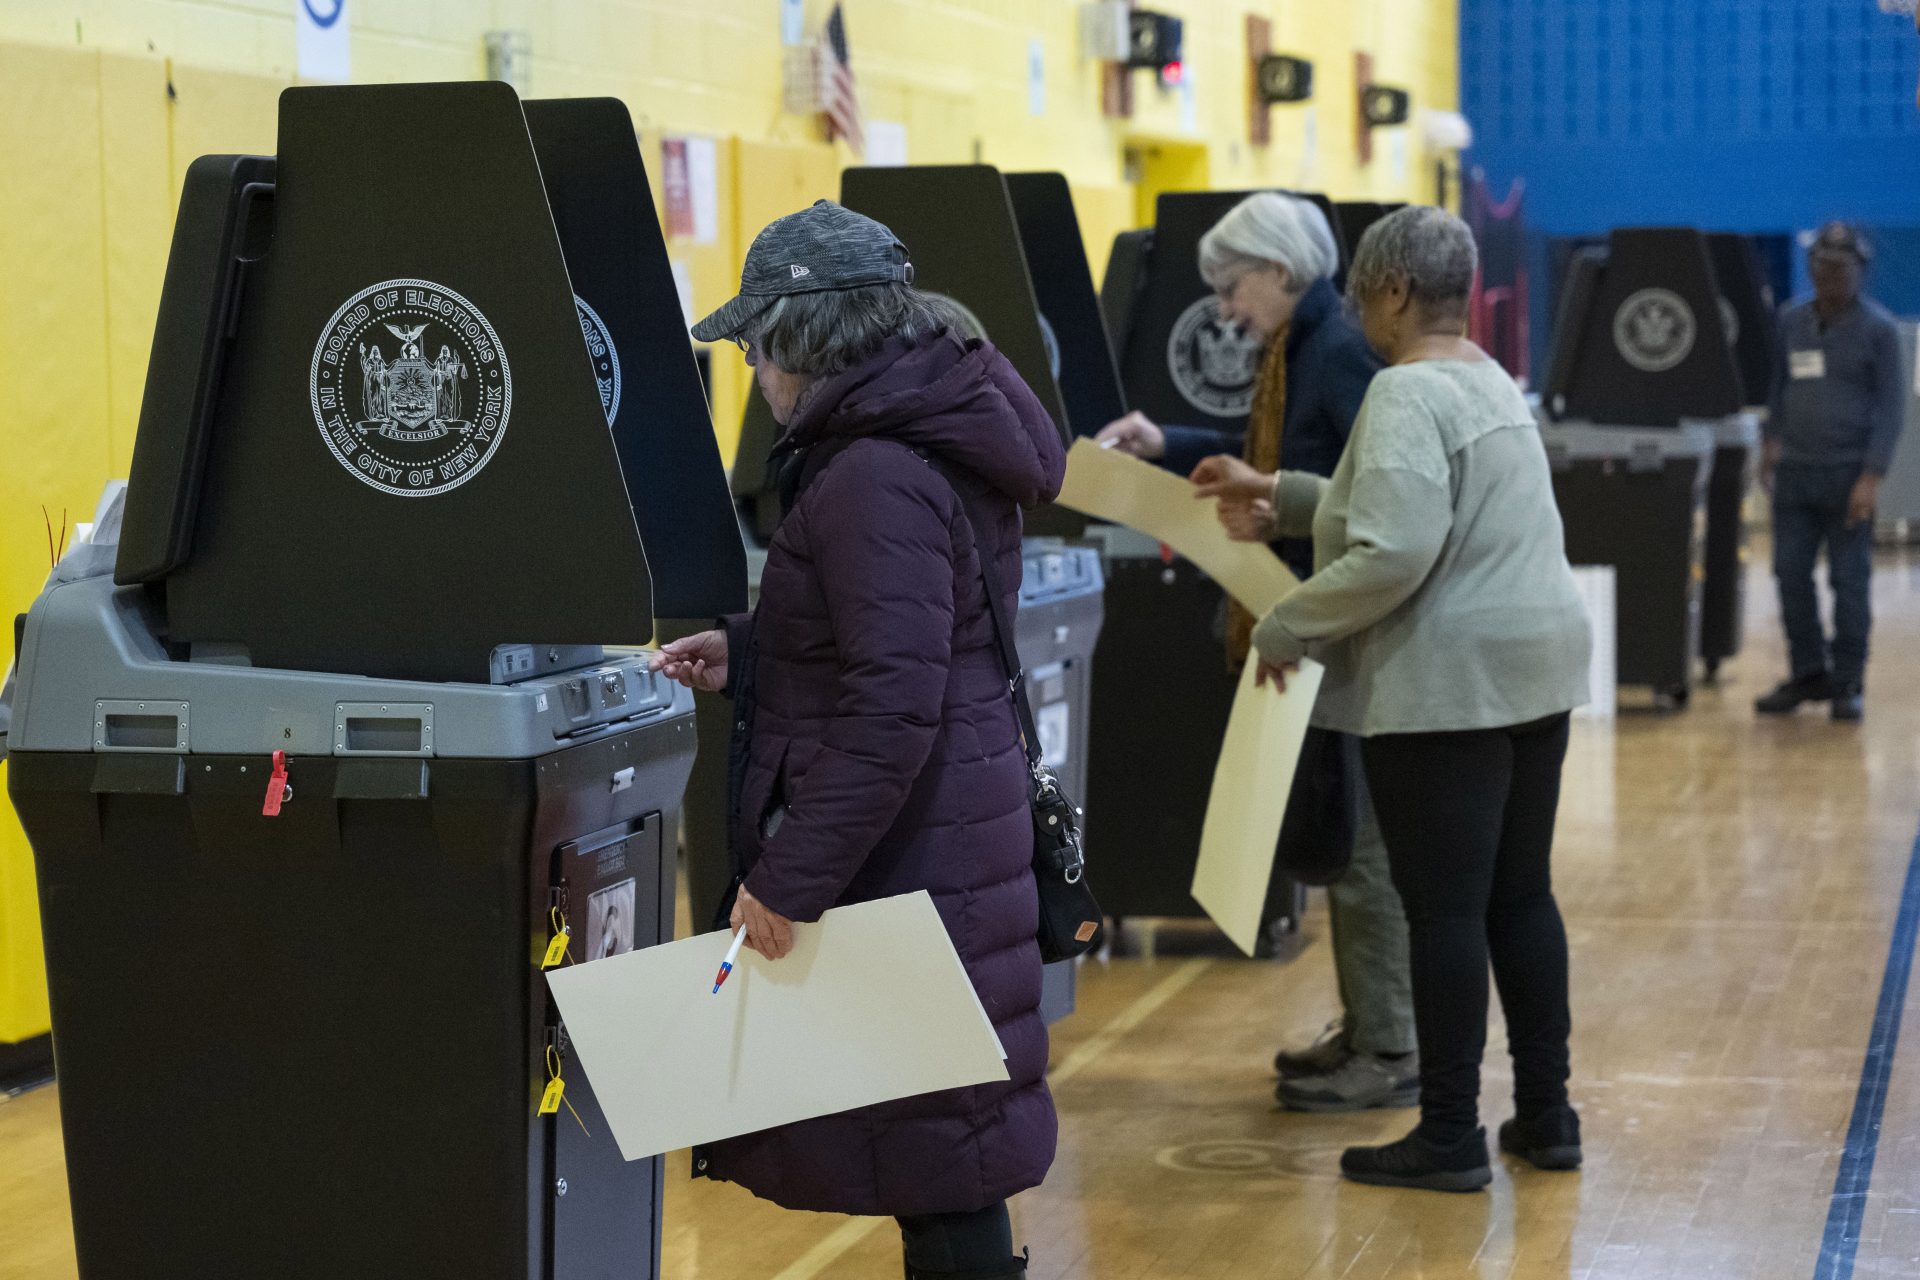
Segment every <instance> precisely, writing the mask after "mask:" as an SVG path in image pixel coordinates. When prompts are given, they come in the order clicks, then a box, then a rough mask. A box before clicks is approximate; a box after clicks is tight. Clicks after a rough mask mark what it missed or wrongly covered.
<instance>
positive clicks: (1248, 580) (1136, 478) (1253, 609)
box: [1060, 440, 1300, 618]
mask: <svg viewBox="0 0 1920 1280" xmlns="http://www.w3.org/2000/svg"><path fill="white" fill-rule="evenodd" d="M1060 503H1061V505H1062V506H1068V507H1072V508H1073V509H1074V510H1075V511H1081V512H1085V513H1086V514H1087V515H1090V516H1097V517H1099V518H1100V519H1102V520H1111V521H1113V522H1114V523H1115V524H1124V525H1126V526H1128V527H1129V528H1133V529H1138V530H1139V531H1140V532H1142V533H1144V534H1146V535H1148V536H1149V537H1153V538H1158V539H1159V540H1160V541H1162V542H1164V543H1166V544H1167V545H1168V546H1170V547H1172V548H1173V549H1174V550H1175V551H1178V552H1179V553H1180V554H1181V555H1183V556H1185V557H1186V558H1187V559H1189V560H1191V561H1193V562H1194V563H1195V564H1197V565H1199V566H1200V567H1201V568H1202V569H1204V570H1205V571H1206V572H1207V574H1208V575H1209V576H1210V577H1212V578H1213V580H1214V581H1215V582H1218V583H1219V584H1220V586H1221V587H1222V588H1223V589H1224V590H1225V591H1226V592H1227V594H1228V595H1230V596H1232V597H1233V598H1234V599H1236V600H1238V601H1239V602H1240V603H1241V604H1242V605H1244V606H1246V608H1247V611H1248V612H1249V613H1251V614H1253V616H1254V617H1256V618H1257V617H1260V616H1261V615H1263V614H1264V613H1266V611H1267V610H1269V609H1271V608H1273V606H1274V604H1275V603H1276V602H1277V601H1278V600H1279V599H1280V597H1281V596H1284V595H1286V594H1287V592H1289V591H1291V590H1293V589H1294V588H1295V587H1297V586H1299V585H1300V580H1299V579H1298V578H1296V577H1294V576H1293V574H1292V572H1291V571H1290V570H1289V569H1288V568H1287V566H1286V565H1284V564H1282V563H1281V561H1280V558H1279V557H1278V556H1276V555H1274V554H1273V552H1271V551H1269V550H1268V549H1267V548H1265V547H1263V546H1260V545H1258V544H1256V543H1251V542H1234V541H1232V540H1231V539H1229V538H1228V537H1227V531H1226V529H1225V528H1224V527H1223V526H1222V525H1221V523H1220V521H1219V519H1218V518H1217V517H1216V516H1215V515H1214V504H1213V503H1212V502H1208V501H1202V500H1201V499H1198V498H1195V497H1194V496H1193V486H1192V485H1191V484H1189V483H1187V481H1186V480H1184V479H1182V478H1181V477H1180V476H1177V475H1174V474H1173V473H1172V472H1171V471H1166V470H1163V469H1162V468H1160V467H1156V466H1154V465H1153V464H1152V463H1150V462H1142V461H1141V460H1140V459H1138V458H1135V457H1132V456H1130V455H1128V454H1124V453H1121V452H1120V451H1119V450H1118V449H1102V448H1101V447H1100V446H1099V445H1097V444H1095V443H1093V441H1091V440H1078V441H1075V442H1074V446H1073V448H1072V449H1071V450H1070V451H1068V453H1067V480H1066V484H1065V485H1063V486H1062V488H1061V490H1060Z"/></svg>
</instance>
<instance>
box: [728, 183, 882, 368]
mask: <svg viewBox="0 0 1920 1280" xmlns="http://www.w3.org/2000/svg"><path fill="white" fill-rule="evenodd" d="M912 283H913V264H912V263H911V262H909V261H907V246H905V245H904V244H901V243H900V238H899V237H898V236H896V235H894V234H893V232H891V231H889V230H888V229H887V228H886V227H884V226H882V225H881V224H880V223H878V222H875V221H874V220H873V219H872V218H869V217H867V216H866V215H865V214H863V213H855V212H854V211H853V210H851V209H847V208H843V207H841V206H840V205H837V204H835V203H833V201H831V200H820V201H817V202H816V203H814V205H813V206H812V207H810V208H806V209H802V210H801V211H800V212H798V213H790V214H788V215H787V216H786V217H784V218H776V219H774V220H773V221H772V222H770V223H768V224H767V225H766V228H765V229H764V230H762V231H761V232H760V234H759V235H757V236H755V237H754V238H753V247H752V248H750V249H748V250H747V260H746V263H745V264H744V265H743V266H742V267H741V268H740V293H739V295H738V296H737V297H735V298H734V299H733V300H732V301H730V302H728V303H727V304H726V305H724V306H722V307H721V308H720V309H719V310H718V311H716V312H714V313H713V314H712V315H710V316H708V317H707V318H706V319H704V320H702V321H701V322H700V323H699V324H696V325H695V326H693V336H694V337H695V338H696V339H698V340H699V341H701V342H719V341H721V340H723V339H726V338H731V337H733V336H734V335H736V334H738V333H739V332H740V331H741V330H742V329H744V328H746V327H747V326H748V325H749V324H751V323H753V321H754V320H755V319H756V318H757V317H758V316H759V315H760V313H761V312H763V311H765V310H766V309H767V308H768V307H771V306H772V305H773V304H774V303H775V302H777V301H779V300H780V299H781V298H785V297H790V296H792V295H794V294H797V293H825V292H829V291H831V290H836V289H857V288H859V287H860V286H862V285H870V284H912Z"/></svg>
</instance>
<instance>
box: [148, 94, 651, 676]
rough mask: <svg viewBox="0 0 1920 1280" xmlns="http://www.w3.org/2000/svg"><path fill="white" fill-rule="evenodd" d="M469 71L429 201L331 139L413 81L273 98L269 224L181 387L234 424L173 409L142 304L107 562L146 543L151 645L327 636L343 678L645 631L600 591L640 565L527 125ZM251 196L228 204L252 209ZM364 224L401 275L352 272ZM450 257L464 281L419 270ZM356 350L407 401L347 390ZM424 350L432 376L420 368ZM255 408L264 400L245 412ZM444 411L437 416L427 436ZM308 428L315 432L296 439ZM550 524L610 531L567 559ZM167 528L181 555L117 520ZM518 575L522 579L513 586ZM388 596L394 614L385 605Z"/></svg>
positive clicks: (177, 395) (259, 657)
mask: <svg viewBox="0 0 1920 1280" xmlns="http://www.w3.org/2000/svg"><path fill="white" fill-rule="evenodd" d="M472 88H473V89H475V90H477V92H475V93H474V94H473V95H472V97H471V98H470V100H468V101H466V102H463V103H462V105H461V108H460V110H461V113H462V117H463V119H464V120H465V121H467V122H468V123H467V124H466V125H465V127H462V128H455V129H450V130H448V132H447V135H446V136H445V137H444V138H440V139H437V140H436V141H435V143H434V145H433V146H432V147H431V148H424V150H429V151H431V153H432V155H433V157H434V162H433V171H434V173H435V174H436V175H438V176H441V177H442V179H443V182H444V185H443V186H442V187H440V188H439V189H438V190H437V192H436V197H437V198H436V200H435V201H434V203H433V208H432V213H431V216H428V213H427V211H426V210H424V209H423V208H422V207H421V202H420V200H419V197H418V194H417V192H418V188H417V186H416V185H415V184H412V183H398V182H395V181H394V180H393V177H392V175H391V174H390V173H389V172H388V171H387V164H388V160H387V157H386V155H385V152H384V151H383V149H381V148H379V147H367V146H345V145H342V144H341V139H342V138H343V137H357V138H377V137H381V136H384V135H385V134H387V133H391V132H392V131H393V130H394V129H395V128H396V127H405V128H409V129H410V128H413V127H414V126H413V124H412V123H411V122H408V123H407V124H405V125H404V126H402V125H401V123H400V122H403V121H406V120H407V117H406V115H405V113H406V111H407V110H409V109H411V108H412V107H413V106H414V105H415V104H416V103H417V102H418V100H419V99H418V93H417V91H415V90H412V89H410V88H407V87H368V88H365V89H358V90H355V91H354V92H353V93H352V94H350V95H344V96H336V95H335V94H334V93H333V92H332V91H322V90H316V91H313V92H312V93H310V94H309V93H306V92H299V93H293V94H289V95H288V96H287V97H286V98H285V100H284V105H283V107H282V112H281V121H280V130H281V133H280V137H281V142H280V153H279V161H278V173H277V180H276V184H275V187H274V189H273V193H272V196H271V205H272V215H271V222H272V229H271V233H270V236H271V243H270V246H269V247H268V249H267V252H266V253H265V254H264V256H262V257H261V258H259V259H258V260H257V261H254V262H249V263H244V264H242V265H241V266H240V267H239V268H237V269H235V270H233V271H232V273H231V275H230V277H229V278H230V279H231V281H232V284H231V287H232V288H233V289H234V290H236V291H237V294H238V304H237V311H236V313H235V319H234V325H235V330H234V333H233V335H232V338H231V340H230V341H229V342H228V343H227V344H226V351H225V356H224V369H223V376H222V379H221V382H220V385H219V386H218V387H216V388H212V389H210V390H209V392H208V394H209V395H210V396H211V397H212V398H213V400H214V403H212V404H210V405H206V406H204V408H205V410H206V411H207V412H210V413H211V415H212V419H213V422H214V423H215V424H220V423H236V422H245V423H246V424H247V427H248V429H246V430H237V429H231V428H229V429H227V430H225V431H222V432H220V433H219V436H220V439H219V444H220V447H219V448H215V449H208V448H207V445H208V443H209V442H210V437H211V435H212V434H213V432H211V431H208V430H207V429H206V428H205V426H204V425H201V424H199V423H198V422H197V420H196V416H195V412H194V409H195V408H196V407H199V406H196V405H195V403H194V402H195V400H196V398H197V397H198V396H199V395H200V394H201V388H200V387H199V386H198V385H196V380H195V379H194V378H193V377H192V376H191V373H190V371H191V370H194V369H197V368H199V367H200V364H201V361H200V360H199V359H198V355H197V352H195V351H192V350H184V351H183V350H179V349H178V348H179V347H180V346H181V345H182V344H196V343H197V342H198V340H199V337H200V334H201V331H200V330H198V329H195V328H193V327H191V326H190V325H189V326H188V327H185V328H183V329H178V330H176V329H175V328H174V326H173V325H172V324H171V323H170V321H171V320H172V316H170V315H168V316H163V317H162V319H161V324H160V326H159V328H158V330H157V336H156V342H155V349H154V352H153V356H152V365H153V367H154V369H155V372H156V374H157V379H156V381H155V387H154V390H155V392H156V394H155V395H151V396H149V398H148V400H147V401H146V402H145V403H144V404H143V406H142V415H141V417H142V421H141V430H140V433H139V436H138V439H137V443H136V446H135V449H136V452H135V457H134V465H133V471H132V476H131V483H130V485H129V490H128V495H127V530H128V541H127V542H126V544H124V545H125V546H126V549H127V552H128V553H129V556H130V560H129V565H128V568H127V569H123V570H122V572H121V573H120V575H119V576H120V579H121V581H122V582H127V581H130V580H132V578H131V576H130V574H129V572H128V569H131V568H132V567H133V566H135V565H139V566H142V567H143V568H144V569H146V571H147V572H148V573H152V571H153V569H154V568H155V567H160V566H164V567H165V570H166V572H165V575H164V591H165V596H166V607H167V619H168V624H169V628H170V636H171V639H172V640H173V641H174V642H176V643H187V644H192V643H202V644H218V645H230V646H238V647H240V648H241V649H243V650H244V651H245V652H247V653H248V654H250V655H251V657H252V659H253V661H254V662H255V663H256V664H258V665H261V666H273V667H290V668H296V669H305V670H315V669H326V668H327V667H329V666H330V665H332V664H335V663H338V662H340V661H341V660H343V658H345V655H347V654H351V655H352V657H351V659H350V661H352V662H354V663H356V664H357V666H356V667H355V668H354V669H355V670H357V671H359V672H361V673H363V674H367V675H379V676H392V677H399V678H409V679H466V680H480V681H485V680H487V679H488V678H489V675H490V668H489V662H488V657H489V653H490V651H491V648H492V647H493V645H495V644H503V643H510V642H538V643H544V644H555V643H560V644H592V643H597V642H601V641H605V640H606V639H608V638H609V637H613V638H625V639H630V640H644V639H645V638H646V637H647V636H648V635H649V634H650V632H651V629H652V627H651V623H652V618H651V613H650V609H649V594H648V592H647V591H646V590H639V591H635V590H619V591H608V590H606V589H605V583H606V581H607V580H608V579H609V578H612V579H615V580H617V581H619V582H621V583H623V584H633V583H641V584H644V583H647V582H648V571H647V563H646V558H645V556H644V554H643V553H642V551H641V547H640V540H639V537H638V533H637V531H636V530H635V528H634V522H633V515H632V510H631V507H630V505H629V504H628V502H627V500H626V495H625V494H624V493H623V492H622V491H621V490H620V487H619V485H618V483H617V480H618V477H619V460H618V457H617V456H616V454H615V451H614V447H613V441H612V439H611V437H610V436H609V434H608V433H607V431H606V418H605V415H604V413H603V412H601V410H600V408H599V401H598V398H597V397H596V396H595V394H594V383H593V382H592V381H591V380H590V379H586V378H583V377H580V376H578V375H579V373H580V370H579V367H578V366H579V365H581V364H583V363H584V362H585V360H586V356H585V354H584V351H583V348H582V347H581V344H580V342H579V340H578V337H577V332H578V329H579V322H578V320H577V318H576V317H575V310H574V302H573V297H572V295H571V292H570V290H569V289H568V287H567V276H566V266H565V262H564V260H563V259H562V257H561V251H560V246H559V243H558V241H557V240H556V239H555V237H554V233H553V220H552V217H551V216H550V214H549V213H548V211H547V201H546V194H545V192H544V190H543V188H542V186H541V182H540V172H539V167H538V165H537V164H536V163H535V161H534V158H533V149H532V146H531V143H530V142H529V141H527V139H526V125H525V122H524V119H523V118H522V116H521V113H520V108H519V104H518V102H517V101H515V100H514V98H513V96H512V94H511V92H510V91H505V92H502V91H500V90H499V89H498V88H497V87H495V86H486V85H481V86H472ZM516 135H517V139H518V147H517V151H518V153H519V155H520V156H521V157H523V163H520V164H505V163H503V162H502V160H501V157H500V154H499V149H500V148H501V147H502V146H503V145H505V144H503V143H502V141H501V140H502V139H503V138H511V137H515V136H516ZM247 189H248V188H245V187H243V188H242V194H243V198H244V196H245V192H246V191H247ZM255 192H256V194H255V195H254V196H253V197H252V200H251V209H250V210H249V216H259V211H260V210H261V208H262V206H263V199H262V193H259V192H258V189H257V188H255ZM347 193H351V196H350V197H349V196H348V194H347ZM216 198H217V197H216ZM343 206H344V207H343ZM211 216H216V217H217V216H218V215H211ZM374 228H377V229H378V237H379V258H380V259H381V260H383V261H387V262H394V263H403V264H405V265H406V269H407V274H404V275H400V274H396V275H395V276H392V277H378V276H376V275H375V274H373V273H371V272H369V271H368V269H367V268H368V265H369V264H368V263H367V261H366V259H367V257H368V256H369V255H368V240H369V232H370V231H371V229H374ZM502 244H512V245H515V246H519V247H520V252H522V253H524V254H525V255H526V257H525V259H524V260H523V261H521V262H518V263H515V264H513V265H514V266H515V267H516V268H517V270H516V271H513V272H509V271H503V270H501V264H500V262H499V258H498V254H499V246H500V245H502ZM187 269H188V270H192V271H200V270H204V267H203V266H202V264H200V263H194V264H192V265H191V266H190V267H188V268H187ZM451 279H460V280H470V281H473V282H475V284H474V288H473V289H472V290H471V291H463V290H458V289H455V288H453V287H452V286H449V285H444V284H442V283H440V282H443V281H447V280H451ZM195 300H196V302H197V301H198V297H197V296H196V298H195ZM192 318H194V317H189V319H192ZM403 334H407V335H413V336H412V337H410V338H409V337H405V336H402V335H403ZM316 335H323V336H321V337H320V338H319V340H318V341H317V342H316ZM363 361H367V362H377V365H378V367H381V368H383V369H386V368H388V367H391V370H390V371H391V372H393V373H395V374H398V375H401V376H399V377H396V378H394V379H392V380H393V381H396V382H400V383H403V384H404V387H405V391H404V393H403V394H404V395H406V396H407V397H409V399H407V400H406V401H405V402H400V401H396V402H395V403H393V404H376V403H372V402H370V401H369V400H368V398H367V397H366V396H365V395H364V394H362V393H361V391H360V390H359V389H358V388H357V387H356V386H355V385H352V384H357V383H360V382H362V381H364V378H363V376H362V375H364V374H365V373H366V372H367V369H368V367H369V366H368V364H364V363H362V362H363ZM403 366H404V367H403ZM442 368H451V369H452V370H453V373H452V376H451V377H446V378H444V382H443V385H442V386H441V389H440V390H439V391H437V392H436V391H433V390H432V384H433V382H434V379H435V378H436V377H437V376H441V375H440V374H439V370H440V369H442ZM434 395H439V396H445V397H449V398H457V399H458V400H459V403H456V404H451V405H448V404H441V405H435V404H433V403H432V402H431V397H432V396H434ZM516 403H517V404H518V405H519V406H520V411H519V413H518V414H516V413H515V412H514V406H515V404H516ZM529 404H532V405H536V406H541V408H540V409H536V410H535V411H533V412H531V413H530V412H529V411H528V409H527V408H526V406H527V405H529ZM256 405H273V406H275V407H276V409H275V412H273V413H271V414H265V413H262V414H260V415H259V416H256V415H255V413H254V412H253V411H252V409H251V407H252V406H256ZM296 410H298V412H296ZM442 410H448V412H441V411H442ZM423 414H425V415H427V417H424V418H423V417H422V415H423ZM436 414H437V415H438V416H435V415H436ZM529 419H531V420H529ZM442 420H446V421H452V422H454V423H456V424H457V425H455V426H454V427H453V429H452V430H451V431H450V432H448V433H446V434H436V433H435V428H434V427H433V426H432V425H431V424H432V423H433V422H438V421H442ZM416 423H417V424H419V425H418V427H416V426H415V425H414V424H416ZM369 424H371V425H369ZM514 427H520V428H521V429H520V430H517V431H516V430H514V429H513V428H514ZM196 430H197V431H198V432H199V435H198V438H197V439H196V438H195V435H194V433H195V431H196ZM316 432H319V433H320V434H321V435H322V437H323V438H324V439H325V441H326V442H327V448H326V449H325V450H314V449H311V448H304V447H299V446H305V445H307V444H309V443H310V441H311V438H312V437H313V436H314V435H315V433H316ZM196 445H197V446H198V448H199V449H200V450H201V451H202V452H201V454H200V455H199V456H202V457H204V459H205V467H206V471H205V476H204V479H203V480H202V482H201V484H200V487H199V489H198V492H197V494H188V493H187V492H185V491H184V490H183V489H180V488H175V489H173V490H171V491H169V490H167V489H166V488H165V487H164V482H165V481H166V480H167V479H169V478H170V476H169V474H168V472H167V470H166V469H164V468H161V467H159V466H155V465H150V464H149V460H150V459H152V458H154V457H155V455H156V454H158V455H160V456H179V455H187V454H189V453H190V451H191V449H192V448H193V447H194V446H196ZM583 472H591V473H593V474H595V475H597V476H600V477H606V478H611V480H613V481H615V483H608V482H607V481H606V480H605V479H603V480H602V481H601V482H600V483H593V482H591V481H589V480H583V478H582V473H583ZM190 497H197V502H195V503H193V510H192V511H191V512H190V513H186V514H182V513H181V512H180V510H179V508H180V507H181V506H182V505H184V504H185V503H186V502H187V501H188V499H189V498H190ZM396 497H397V498H401V499H404V501H398V502H396V501H394V499H395V498H396ZM563 509H572V512H573V515H572V517H571V518H567V517H565V516H562V515H561V514H560V512H561V511H562V510H563ZM576 522H578V523H591V524H592V525H593V526H594V527H598V528H606V529H610V530H614V529H617V530H619V534H618V536H612V537H608V538H607V539H606V540H605V541H604V542H603V543H602V544H601V545H599V546H597V547H596V548H595V554H594V555H592V556H590V557H589V556H582V555H580V554H579V551H580V548H579V547H578V545H577V544H576V543H574V542H573V541H572V539H571V536H570V527H571V526H573V525H574V524H575V523H576ZM188 525H190V526H191V529H192V546H191V551H192V554H191V557H190V558H186V559H181V558H180V550H181V549H180V548H179V547H178V546H177V545H172V544H170V545H169V546H168V548H167V550H166V551H164V552H162V551H150V550H148V549H147V547H146V546H145V545H144V544H143V542H142V541H138V540H136V538H144V536H145V535H146V534H147V532H148V531H149V530H157V529H164V530H167V531H170V532H171V531H174V530H179V529H181V528H183V527H185V526H188ZM322 530H325V531H327V533H326V534H325V535H324V536H322V535H320V533H319V531H322ZM294 531H304V532H302V533H300V534H295V532H294ZM143 580H153V579H152V578H151V577H149V578H144V579H143ZM540 580H544V581H545V582H546V583H547V584H548V589H547V591H546V592H544V593H542V592H529V591H526V590H525V589H524V584H525V583H528V582H532V581H540ZM263 601H271V602H273V604H274V606H275V607H271V608H263V607H261V605H262V602H263ZM399 601H404V602H406V606H405V607H406V609H407V614H408V616H407V621H406V625H405V627H398V626H395V625H393V618H392V609H393V606H394V603H395V602H399ZM482 619H484V620H485V625H486V626H487V627H489V628H490V629H493V631H494V634H493V635H491V636H490V637H488V639H489V640H490V641H491V643H490V644H486V645H481V644H478V643H477V642H476V638H475V637H474V635H473V634H472V632H473V630H474V627H475V625H476V623H477V622H478V620H482Z"/></svg>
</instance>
